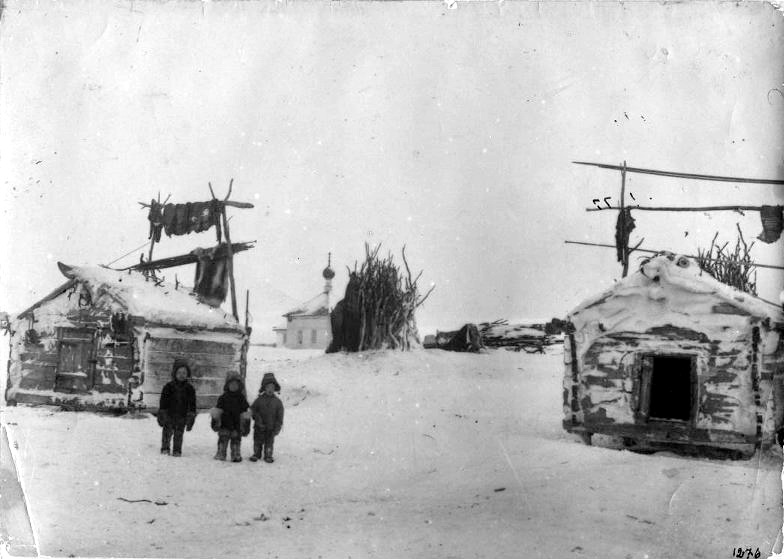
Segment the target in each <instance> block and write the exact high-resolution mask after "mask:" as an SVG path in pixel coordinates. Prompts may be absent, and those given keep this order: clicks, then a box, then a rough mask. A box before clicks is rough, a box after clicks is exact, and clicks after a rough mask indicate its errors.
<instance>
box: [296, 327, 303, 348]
mask: <svg viewBox="0 0 784 559" xmlns="http://www.w3.org/2000/svg"><path fill="white" fill-rule="evenodd" d="M297 344H298V345H302V330H297Z"/></svg>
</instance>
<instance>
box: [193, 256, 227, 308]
mask: <svg viewBox="0 0 784 559" xmlns="http://www.w3.org/2000/svg"><path fill="white" fill-rule="evenodd" d="M216 252H217V251H216V249H209V250H203V249H196V250H194V251H192V253H193V254H195V255H196V256H197V257H198V261H197V263H196V277H195V279H194V280H193V291H194V292H195V293H196V294H197V295H198V296H199V298H200V299H201V300H202V301H203V302H205V303H207V304H208V305H211V306H213V307H218V306H220V304H221V303H222V302H223V301H225V300H226V294H227V292H228V274H229V266H228V260H227V257H226V256H225V255H224V256H218V255H216Z"/></svg>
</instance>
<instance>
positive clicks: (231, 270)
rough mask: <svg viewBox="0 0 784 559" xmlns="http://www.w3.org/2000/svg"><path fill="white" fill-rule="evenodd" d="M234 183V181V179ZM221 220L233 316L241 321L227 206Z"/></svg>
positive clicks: (222, 208)
mask: <svg viewBox="0 0 784 559" xmlns="http://www.w3.org/2000/svg"><path fill="white" fill-rule="evenodd" d="M232 181H233V179H232ZM221 218H222V219H223V236H224V237H226V253H227V255H228V260H227V263H228V266H229V280H230V281H231V314H233V315H234V320H236V321H237V322H239V321H240V317H239V315H238V314H237V293H236V288H235V286H234V251H233V250H232V248H231V235H230V234H229V220H228V219H227V218H226V206H225V205H224V206H222V207H221Z"/></svg>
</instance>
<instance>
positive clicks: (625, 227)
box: [615, 208, 634, 262]
mask: <svg viewBox="0 0 784 559" xmlns="http://www.w3.org/2000/svg"><path fill="white" fill-rule="evenodd" d="M633 230H634V218H633V217H632V211H631V209H630V208H624V209H623V210H621V211H620V212H618V221H617V222H616V223H615V250H616V255H617V256H618V262H623V261H624V259H625V258H626V253H627V251H628V249H629V236H630V235H631V233H632V231H633Z"/></svg>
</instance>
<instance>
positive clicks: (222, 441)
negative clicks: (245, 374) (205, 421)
mask: <svg viewBox="0 0 784 559" xmlns="http://www.w3.org/2000/svg"><path fill="white" fill-rule="evenodd" d="M247 410H248V400H247V399H246V398H245V383H244V382H243V381H242V378H241V377H240V376H239V375H232V376H230V377H229V378H228V379H226V384H225V385H224V387H223V394H221V395H220V397H218V403H217V404H216V405H215V408H213V410H211V411H210V415H211V416H212V428H213V430H215V431H217V432H218V452H217V453H216V454H215V459H216V460H226V450H227V449H228V447H229V445H231V461H232V462H242V456H241V454H240V446H241V444H242V437H244V436H245V435H248V434H249V433H250V414H249V413H248V411H247Z"/></svg>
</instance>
